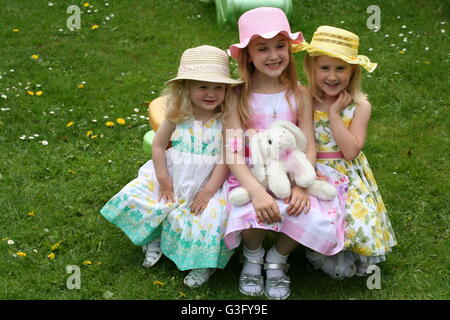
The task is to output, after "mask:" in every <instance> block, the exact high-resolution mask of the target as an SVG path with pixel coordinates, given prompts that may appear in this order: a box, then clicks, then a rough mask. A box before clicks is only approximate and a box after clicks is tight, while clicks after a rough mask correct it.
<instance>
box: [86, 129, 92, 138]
mask: <svg viewBox="0 0 450 320" xmlns="http://www.w3.org/2000/svg"><path fill="white" fill-rule="evenodd" d="M93 134H94V131H92V130H89V131H88V132H86V137H90V136H92V135H93Z"/></svg>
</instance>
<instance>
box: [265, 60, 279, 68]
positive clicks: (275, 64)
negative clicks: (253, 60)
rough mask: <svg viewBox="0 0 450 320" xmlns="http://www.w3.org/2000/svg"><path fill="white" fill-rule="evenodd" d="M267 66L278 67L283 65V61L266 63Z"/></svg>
mask: <svg viewBox="0 0 450 320" xmlns="http://www.w3.org/2000/svg"><path fill="white" fill-rule="evenodd" d="M266 66H267V67H268V68H269V69H278V68H279V67H280V66H281V61H278V62H272V63H266Z"/></svg>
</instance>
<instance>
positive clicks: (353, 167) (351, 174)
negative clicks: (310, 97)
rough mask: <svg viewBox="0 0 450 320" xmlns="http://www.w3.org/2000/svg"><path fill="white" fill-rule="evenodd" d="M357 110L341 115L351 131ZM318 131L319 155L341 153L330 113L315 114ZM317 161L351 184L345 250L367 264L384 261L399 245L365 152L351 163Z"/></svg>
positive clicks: (315, 112)
mask: <svg viewBox="0 0 450 320" xmlns="http://www.w3.org/2000/svg"><path fill="white" fill-rule="evenodd" d="M355 110H356V107H355V105H350V106H348V107H347V108H346V109H344V110H343V112H342V114H341V117H342V120H343V122H344V125H345V126H346V127H347V128H348V127H349V126H350V124H351V122H352V119H353V114H354V111H355ZM314 127H315V138H316V148H317V152H318V153H319V152H339V151H340V149H339V146H338V145H337V143H336V141H335V140H334V138H333V134H332V131H331V128H330V122H329V119H328V113H327V112H323V111H319V110H314ZM317 161H318V162H319V163H322V164H325V165H327V166H330V167H332V168H334V169H336V170H337V171H339V172H341V173H343V174H345V175H347V176H348V178H349V181H350V183H349V188H348V200H347V202H346V218H345V221H346V228H345V243H344V248H345V249H346V250H349V251H351V252H352V253H354V254H356V255H354V256H355V257H358V258H360V259H361V260H363V262H366V263H378V262H381V261H384V260H385V257H384V255H385V254H386V253H388V252H390V251H391V248H392V247H393V246H395V245H396V239H395V235H394V231H393V229H392V226H391V222H390V221H389V217H388V214H387V212H386V208H385V206H384V203H383V199H382V198H381V194H380V191H379V189H378V185H377V183H376V181H375V177H374V176H373V173H372V170H371V169H370V166H369V163H368V161H367V158H366V156H365V155H364V153H363V152H362V151H361V152H360V154H359V155H358V156H357V157H356V159H354V160H351V161H348V160H345V159H320V160H317ZM364 257H366V258H364Z"/></svg>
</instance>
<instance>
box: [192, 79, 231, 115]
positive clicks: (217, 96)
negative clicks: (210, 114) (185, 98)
mask: <svg viewBox="0 0 450 320" xmlns="http://www.w3.org/2000/svg"><path fill="white" fill-rule="evenodd" d="M225 88H226V85H225V84H223V83H216V82H206V81H196V80H190V81H189V97H190V98H191V100H192V103H193V104H194V106H195V107H196V108H199V109H201V110H203V111H214V110H215V109H216V107H217V106H218V105H220V104H221V103H222V102H223V100H224V99H225Z"/></svg>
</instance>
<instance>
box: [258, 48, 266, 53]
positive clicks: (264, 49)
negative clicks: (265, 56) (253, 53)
mask: <svg viewBox="0 0 450 320" xmlns="http://www.w3.org/2000/svg"><path fill="white" fill-rule="evenodd" d="M266 50H267V48H266V47H259V48H258V51H260V52H263V51H266Z"/></svg>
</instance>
